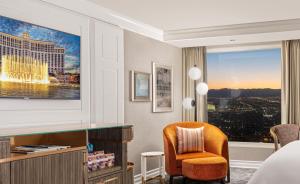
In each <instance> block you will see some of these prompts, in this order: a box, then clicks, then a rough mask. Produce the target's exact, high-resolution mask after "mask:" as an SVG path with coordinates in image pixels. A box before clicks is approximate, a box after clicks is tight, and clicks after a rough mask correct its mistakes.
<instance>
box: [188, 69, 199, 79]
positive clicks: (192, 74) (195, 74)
mask: <svg viewBox="0 0 300 184" xmlns="http://www.w3.org/2000/svg"><path fill="white" fill-rule="evenodd" d="M189 77H190V78H191V79H193V80H198V79H200V78H201V70H200V69H199V68H197V67H195V66H194V67H192V68H190V70H189Z"/></svg>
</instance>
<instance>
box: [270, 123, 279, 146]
mask: <svg viewBox="0 0 300 184" xmlns="http://www.w3.org/2000/svg"><path fill="white" fill-rule="evenodd" d="M270 134H271V136H272V137H273V139H274V146H275V151H277V150H278V149H279V141H278V137H277V135H276V133H275V129H274V127H272V128H271V129H270Z"/></svg>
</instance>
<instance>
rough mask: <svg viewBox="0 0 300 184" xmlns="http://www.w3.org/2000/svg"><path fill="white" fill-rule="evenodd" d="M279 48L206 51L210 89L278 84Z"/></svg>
mask: <svg viewBox="0 0 300 184" xmlns="http://www.w3.org/2000/svg"><path fill="white" fill-rule="evenodd" d="M280 62H281V52H280V49H279V48H278V49H265V50H253V51H237V52H224V53H209V54H208V55H207V70H208V71H207V77H208V86H209V88H210V89H221V88H233V89H238V88H244V89H250V88H272V89H279V88H281V79H280V78H281V71H280V70H281V67H280Z"/></svg>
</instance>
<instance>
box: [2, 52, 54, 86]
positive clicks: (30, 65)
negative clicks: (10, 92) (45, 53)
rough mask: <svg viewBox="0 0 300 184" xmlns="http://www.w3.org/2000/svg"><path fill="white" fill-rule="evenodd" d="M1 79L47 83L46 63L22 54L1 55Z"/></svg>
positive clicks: (5, 80)
mask: <svg viewBox="0 0 300 184" xmlns="http://www.w3.org/2000/svg"><path fill="white" fill-rule="evenodd" d="M0 80H1V81H4V82H18V83H36V84H49V73H48V63H47V62H44V61H40V60H36V59H33V58H32V57H28V56H27V57H26V56H25V57H23V56H16V55H13V56H8V55H5V56H2V67H1V78H0Z"/></svg>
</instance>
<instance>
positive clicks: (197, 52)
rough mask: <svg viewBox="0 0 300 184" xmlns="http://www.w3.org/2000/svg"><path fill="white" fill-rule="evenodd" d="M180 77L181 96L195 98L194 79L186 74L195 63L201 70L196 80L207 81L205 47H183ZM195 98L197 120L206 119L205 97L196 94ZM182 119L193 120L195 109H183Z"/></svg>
mask: <svg viewBox="0 0 300 184" xmlns="http://www.w3.org/2000/svg"><path fill="white" fill-rule="evenodd" d="M182 56H183V57H182V61H183V63H182V68H183V71H182V79H183V91H182V92H183V93H182V94H183V98H186V97H191V98H195V87H196V86H195V85H194V80H191V79H190V78H189V76H188V71H189V69H190V68H191V67H193V66H194V65H196V66H197V67H198V68H200V70H201V72H202V77H201V79H200V80H198V81H197V82H200V81H201V82H207V75H206V49H205V47H194V48H184V49H183V53H182ZM196 99H197V121H204V122H206V121H207V97H206V95H205V96H199V95H197V96H196ZM182 119H183V121H194V120H195V111H194V110H193V109H191V110H185V109H183V118H182Z"/></svg>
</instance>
